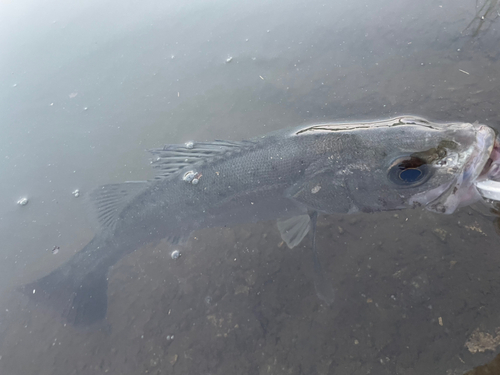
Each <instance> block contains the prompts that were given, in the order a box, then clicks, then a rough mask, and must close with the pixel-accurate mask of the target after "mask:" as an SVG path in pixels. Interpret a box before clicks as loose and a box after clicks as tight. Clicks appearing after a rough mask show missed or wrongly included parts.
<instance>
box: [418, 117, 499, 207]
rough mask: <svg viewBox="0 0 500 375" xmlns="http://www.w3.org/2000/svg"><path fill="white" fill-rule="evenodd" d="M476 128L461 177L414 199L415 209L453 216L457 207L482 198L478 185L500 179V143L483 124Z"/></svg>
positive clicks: (476, 125)
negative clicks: (492, 177)
mask: <svg viewBox="0 0 500 375" xmlns="http://www.w3.org/2000/svg"><path fill="white" fill-rule="evenodd" d="M473 127H474V130H475V138H476V141H475V142H474V144H473V146H472V147H471V148H469V150H468V152H467V154H468V155H466V158H467V161H466V162H465V163H464V166H463V167H462V169H461V171H460V172H459V173H458V175H457V176H456V177H455V178H454V179H453V180H452V181H451V182H449V183H447V184H444V185H442V186H439V187H437V188H435V189H432V190H430V191H428V192H425V193H421V194H418V195H417V196H415V197H413V198H412V199H411V203H413V204H414V205H415V206H419V205H425V208H426V209H427V210H429V211H433V212H438V213H443V214H452V213H453V212H455V211H456V210H457V209H458V208H460V207H463V206H467V205H470V204H472V203H474V202H476V201H478V200H480V199H481V194H480V193H479V191H478V190H477V188H476V185H475V184H476V183H477V182H478V181H482V180H485V179H487V178H491V176H492V175H494V176H496V177H497V178H500V152H499V149H498V147H497V148H496V146H498V144H499V143H498V140H497V139H496V135H495V132H494V130H493V129H492V128H490V127H488V126H486V125H481V124H474V125H473ZM495 150H496V151H495ZM497 163H498V164H497ZM493 166H494V168H493V169H491V168H492V167H493ZM490 170H491V172H490Z"/></svg>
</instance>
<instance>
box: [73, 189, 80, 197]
mask: <svg viewBox="0 0 500 375" xmlns="http://www.w3.org/2000/svg"><path fill="white" fill-rule="evenodd" d="M71 194H73V196H74V197H75V198H78V197H79V196H80V190H78V189H76V190H75V191H73V192H72V193H71Z"/></svg>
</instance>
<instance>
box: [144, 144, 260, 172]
mask: <svg viewBox="0 0 500 375" xmlns="http://www.w3.org/2000/svg"><path fill="white" fill-rule="evenodd" d="M254 145H255V143H254V142H252V141H242V142H231V141H219V140H217V141H213V142H194V143H193V142H188V143H186V144H183V145H166V146H164V147H162V148H155V149H152V150H149V152H150V153H151V154H153V159H152V160H151V164H152V165H153V168H156V169H159V173H158V175H157V176H156V178H157V179H162V178H165V177H168V176H171V175H173V174H175V173H177V172H178V171H180V170H182V169H184V168H186V167H188V166H192V165H194V164H197V165H199V164H201V163H206V162H209V161H214V160H216V159H217V158H220V157H222V156H225V155H228V154H231V153H236V152H241V151H242V150H246V149H249V148H250V147H253V146H254Z"/></svg>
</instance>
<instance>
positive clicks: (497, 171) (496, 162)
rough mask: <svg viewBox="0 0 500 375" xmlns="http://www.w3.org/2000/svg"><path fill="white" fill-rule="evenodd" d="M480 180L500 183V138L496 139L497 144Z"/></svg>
mask: <svg viewBox="0 0 500 375" xmlns="http://www.w3.org/2000/svg"><path fill="white" fill-rule="evenodd" d="M478 180H479V181H484V180H493V181H500V136H497V137H496V139H495V143H494V144H493V150H492V151H491V153H490V157H489V158H488V160H487V161H486V163H485V165H484V167H483V170H482V171H481V174H480V175H479V179H478Z"/></svg>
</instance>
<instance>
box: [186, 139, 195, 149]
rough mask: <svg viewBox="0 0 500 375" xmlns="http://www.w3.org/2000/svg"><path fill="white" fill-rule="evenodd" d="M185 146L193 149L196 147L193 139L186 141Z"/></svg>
mask: <svg viewBox="0 0 500 375" xmlns="http://www.w3.org/2000/svg"><path fill="white" fill-rule="evenodd" d="M185 146H186V148H189V149H191V148H193V147H194V143H193V142H192V141H189V142H186V143H185Z"/></svg>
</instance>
